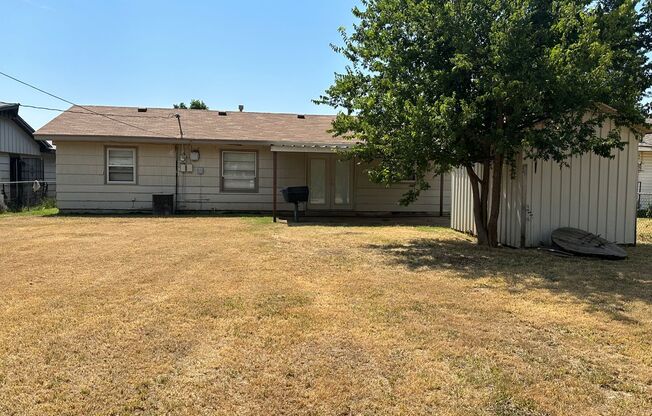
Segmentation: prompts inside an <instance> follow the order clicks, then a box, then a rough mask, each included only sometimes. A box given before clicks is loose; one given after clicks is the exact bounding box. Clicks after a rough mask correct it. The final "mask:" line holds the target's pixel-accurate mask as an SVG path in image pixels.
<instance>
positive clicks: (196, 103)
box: [172, 99, 208, 110]
mask: <svg viewBox="0 0 652 416" xmlns="http://www.w3.org/2000/svg"><path fill="white" fill-rule="evenodd" d="M172 107H174V108H177V109H183V110H185V109H188V108H190V109H191V110H208V106H207V105H206V103H204V102H203V101H202V100H195V99H192V100H190V107H187V106H186V104H185V103H184V102H180V103H179V104H172Z"/></svg>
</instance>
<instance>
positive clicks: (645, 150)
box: [638, 120, 652, 209]
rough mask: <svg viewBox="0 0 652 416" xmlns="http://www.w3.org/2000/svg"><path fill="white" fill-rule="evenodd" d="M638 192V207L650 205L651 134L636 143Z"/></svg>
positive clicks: (651, 187) (651, 202)
mask: <svg viewBox="0 0 652 416" xmlns="http://www.w3.org/2000/svg"><path fill="white" fill-rule="evenodd" d="M651 121H652V120H651ZM638 192H639V196H638V208H639V209H647V208H649V207H650V206H652V134H648V135H646V136H645V137H643V140H642V141H641V143H639V145H638Z"/></svg>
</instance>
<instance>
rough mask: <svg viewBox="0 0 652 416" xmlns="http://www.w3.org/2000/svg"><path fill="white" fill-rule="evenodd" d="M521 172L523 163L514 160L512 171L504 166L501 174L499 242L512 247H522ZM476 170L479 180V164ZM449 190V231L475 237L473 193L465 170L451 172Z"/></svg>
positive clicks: (480, 170)
mask: <svg viewBox="0 0 652 416" xmlns="http://www.w3.org/2000/svg"><path fill="white" fill-rule="evenodd" d="M521 169H522V164H521V162H520V161H517V163H516V165H515V166H514V167H513V168H512V167H511V166H505V167H504V169H503V175H502V191H501V201H500V205H501V208H500V213H499V216H498V241H499V242H500V243H501V244H503V245H507V246H511V247H519V246H520V244H521V208H522V205H521V203H520V201H521V192H522V185H521V181H520V175H521V172H522V171H521ZM475 171H476V173H478V175H479V176H480V177H482V175H483V173H482V172H483V168H482V166H481V165H476V166H475ZM451 187H452V191H451V192H452V201H451V228H453V229H454V230H458V231H462V232H465V233H471V234H474V235H475V233H476V228H475V219H474V216H473V191H472V189H471V181H470V180H469V176H468V174H467V173H466V169H464V168H458V169H455V170H453V172H452V173H451ZM490 203H491V201H490Z"/></svg>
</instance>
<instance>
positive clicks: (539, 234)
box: [524, 125, 638, 247]
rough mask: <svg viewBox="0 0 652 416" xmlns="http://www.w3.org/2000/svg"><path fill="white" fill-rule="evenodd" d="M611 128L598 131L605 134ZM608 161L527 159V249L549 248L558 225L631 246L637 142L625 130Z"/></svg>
mask: <svg viewBox="0 0 652 416" xmlns="http://www.w3.org/2000/svg"><path fill="white" fill-rule="evenodd" d="M610 127H611V126H609V125H605V126H604V127H603V129H602V132H601V133H603V134H604V135H606V134H607V132H608V131H609V128H610ZM622 138H623V141H624V142H626V145H625V148H624V149H623V150H622V151H618V150H615V151H613V153H612V154H613V156H614V157H613V158H612V159H608V158H602V157H599V156H597V155H595V154H584V155H582V156H577V157H573V158H571V159H570V160H568V161H567V162H568V166H564V167H560V166H559V165H558V164H556V163H554V162H552V161H548V162H545V161H538V162H537V161H533V160H526V161H524V165H525V166H526V169H527V179H526V181H527V184H526V189H527V196H526V208H527V210H528V221H527V233H526V237H527V245H528V246H530V247H534V246H538V245H541V244H546V245H547V244H550V243H551V241H550V234H551V233H552V231H554V230H555V229H556V228H559V227H574V228H580V229H583V230H586V231H589V232H592V233H594V234H598V235H600V236H602V237H604V238H606V239H607V240H610V241H614V242H616V243H619V244H634V243H635V242H636V175H637V169H638V168H637V166H638V160H637V159H638V155H637V152H638V141H637V140H636V137H635V135H634V134H633V133H632V132H631V131H630V130H629V129H623V131H622Z"/></svg>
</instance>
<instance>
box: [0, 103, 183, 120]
mask: <svg viewBox="0 0 652 416" xmlns="http://www.w3.org/2000/svg"><path fill="white" fill-rule="evenodd" d="M0 104H18V105H20V106H21V107H27V108H34V109H36V110H47V111H58V112H60V113H74V114H86V115H89V116H94V115H96V114H93V113H89V112H87V111H75V110H70V109H68V110H63V109H61V108H52V107H41V106H38V105H30V104H23V103H8V102H6V101H0ZM97 114H101V115H103V116H111V117H131V118H162V119H168V118H172V117H176V115H175V114H174V113H170V114H169V115H167V116H145V115H142V116H141V115H135V114H115V113H97Z"/></svg>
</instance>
